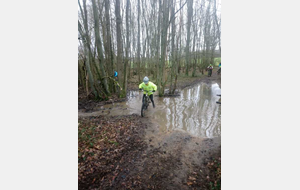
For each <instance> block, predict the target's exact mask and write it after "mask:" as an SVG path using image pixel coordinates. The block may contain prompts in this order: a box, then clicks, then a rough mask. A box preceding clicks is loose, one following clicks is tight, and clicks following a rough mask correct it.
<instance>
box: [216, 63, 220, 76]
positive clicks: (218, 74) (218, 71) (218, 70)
mask: <svg viewBox="0 0 300 190" xmlns="http://www.w3.org/2000/svg"><path fill="white" fill-rule="evenodd" d="M217 72H218V75H219V74H221V62H220V64H219V69H218V71H217Z"/></svg>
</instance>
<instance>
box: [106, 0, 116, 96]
mask: <svg viewBox="0 0 300 190" xmlns="http://www.w3.org/2000/svg"><path fill="white" fill-rule="evenodd" d="M104 1H105V21H106V35H107V36H106V46H107V57H106V59H107V71H108V76H113V52H112V43H111V33H110V18H109V9H110V8H109V4H110V0H104ZM109 84H110V85H109V86H110V89H111V90H114V86H113V85H114V84H113V82H112V81H110V82H109Z"/></svg>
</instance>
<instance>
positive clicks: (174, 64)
mask: <svg viewBox="0 0 300 190" xmlns="http://www.w3.org/2000/svg"><path fill="white" fill-rule="evenodd" d="M174 1H175V0H172V10H171V15H174V13H175V2H174ZM175 31H176V28H175V19H173V20H172V35H171V36H172V37H171V38H172V39H171V40H172V42H171V43H172V44H171V48H172V50H171V52H172V53H171V60H172V67H171V84H170V89H169V94H171V93H172V92H174V90H172V88H173V78H174V77H175V72H176V61H175Z"/></svg>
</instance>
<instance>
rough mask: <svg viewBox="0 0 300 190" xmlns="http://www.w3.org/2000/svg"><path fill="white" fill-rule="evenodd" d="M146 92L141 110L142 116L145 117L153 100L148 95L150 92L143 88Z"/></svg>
mask: <svg viewBox="0 0 300 190" xmlns="http://www.w3.org/2000/svg"><path fill="white" fill-rule="evenodd" d="M143 91H145V92H146V94H145V98H144V99H143V104H142V110H141V116H142V117H145V111H146V110H147V108H148V106H149V103H151V100H150V97H149V95H148V92H149V91H147V90H143ZM150 92H153V91H150Z"/></svg>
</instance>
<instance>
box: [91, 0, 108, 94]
mask: <svg viewBox="0 0 300 190" xmlns="http://www.w3.org/2000/svg"><path fill="white" fill-rule="evenodd" d="M92 6H93V13H94V23H95V29H94V30H95V38H96V47H97V53H98V60H99V65H100V71H101V75H102V77H104V78H103V80H102V81H103V83H104V89H105V92H106V94H107V95H110V91H109V88H108V85H107V78H105V76H106V73H105V70H104V66H103V65H104V64H103V62H104V58H103V50H102V42H101V39H100V32H99V15H98V9H97V7H96V2H95V0H92Z"/></svg>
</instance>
